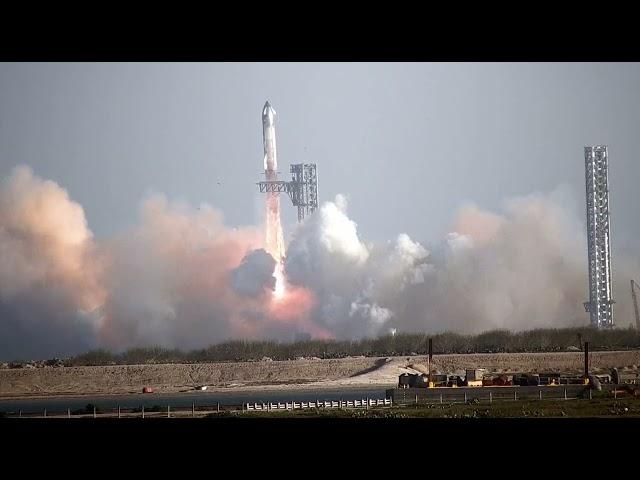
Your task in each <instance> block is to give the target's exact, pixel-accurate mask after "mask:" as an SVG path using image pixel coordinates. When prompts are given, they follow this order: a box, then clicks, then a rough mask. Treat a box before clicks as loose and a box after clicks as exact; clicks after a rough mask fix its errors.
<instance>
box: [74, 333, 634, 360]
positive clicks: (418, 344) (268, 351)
mask: <svg viewBox="0 0 640 480" xmlns="http://www.w3.org/2000/svg"><path fill="white" fill-rule="evenodd" d="M429 337H431V338H433V346H434V353H436V354H447V353H500V352H513V353H516V352H560V351H567V349H572V348H573V349H579V348H581V346H582V343H583V342H585V341H588V342H590V343H591V349H592V350H626V349H635V348H640V332H638V331H637V330H635V329H631V328H630V329H614V330H595V329H592V328H590V327H584V328H562V329H536V330H528V331H522V332H510V331H508V330H492V331H488V332H484V333H481V334H479V335H460V334H457V333H452V332H444V333H438V334H434V335H427V334H410V333H405V334H397V335H395V336H390V335H387V336H383V337H379V338H368V339H362V340H357V341H339V340H328V341H322V340H309V341H301V342H293V343H281V342H277V341H259V342H244V341H231V342H225V343H220V344H216V345H211V346H209V347H207V348H204V349H198V350H191V351H183V350H178V349H169V348H164V347H161V346H155V347H147V348H134V349H130V350H127V351H125V352H122V353H115V352H110V351H107V350H93V351H90V352H87V353H84V354H82V355H78V356H75V357H72V358H69V359H67V360H66V361H65V365H67V366H81V365H110V364H128V365H131V364H144V363H196V362H228V361H258V360H261V359H262V358H263V357H268V358H271V359H273V360H288V359H295V358H298V357H307V358H308V357H318V358H343V357H347V356H359V355H364V356H393V355H415V354H418V355H424V354H426V353H427V348H428V343H427V342H428V338H429Z"/></svg>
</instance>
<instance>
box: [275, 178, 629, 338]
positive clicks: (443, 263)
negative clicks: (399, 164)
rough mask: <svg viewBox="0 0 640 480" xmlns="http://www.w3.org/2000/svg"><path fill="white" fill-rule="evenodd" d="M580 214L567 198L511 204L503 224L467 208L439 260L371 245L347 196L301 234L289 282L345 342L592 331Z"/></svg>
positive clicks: (403, 248) (439, 248)
mask: <svg viewBox="0 0 640 480" xmlns="http://www.w3.org/2000/svg"><path fill="white" fill-rule="evenodd" d="M572 205H573V202H572V201H571V196H570V195H569V194H568V193H567V192H566V190H565V189H563V188H559V189H557V190H556V191H554V192H552V193H550V194H534V195H530V196H527V197H522V198H516V199H511V200H508V201H507V202H506V203H505V206H504V213H503V214H500V215H499V214H495V213H491V212H487V211H484V210H482V209H480V208H479V207H477V206H475V205H466V206H464V207H462V208H460V210H459V211H458V212H457V214H456V216H455V220H454V222H453V224H452V227H451V231H450V233H449V234H448V235H446V237H445V238H444V239H443V241H442V243H440V244H438V245H436V246H434V247H433V250H434V251H433V252H429V251H428V250H427V249H426V248H425V247H424V246H422V245H420V244H419V243H417V242H416V241H414V240H412V239H411V238H410V237H409V236H408V235H406V234H401V235H399V236H398V237H397V238H396V240H395V241H393V242H389V243H387V244H385V245H369V244H366V243H365V242H363V241H362V240H361V239H360V238H359V236H358V234H357V229H356V224H355V223H354V222H353V221H352V220H350V219H349V218H348V216H347V214H346V202H345V200H344V198H343V197H341V196H339V197H338V198H337V199H336V201H334V202H327V203H325V204H324V205H323V206H322V207H321V209H320V211H319V212H318V214H317V215H315V216H313V217H311V218H310V219H309V220H308V221H307V222H306V223H305V224H304V225H303V226H302V227H301V228H300V229H299V230H298V231H296V232H295V233H294V235H293V238H292V240H291V243H290V245H289V247H288V250H287V263H286V273H287V277H288V278H289V280H290V281H292V282H295V283H298V284H300V285H305V286H307V287H309V288H311V289H312V290H313V291H314V292H316V294H317V295H318V297H319V301H318V304H319V307H318V308H317V309H316V310H315V311H314V312H313V318H314V320H315V321H316V322H317V323H318V324H320V325H323V326H326V327H327V328H329V329H330V330H331V331H332V332H333V333H334V334H335V335H336V336H338V337H344V338H353V337H362V336H369V335H378V334H381V333H387V332H388V331H390V330H391V329H396V331H405V332H419V331H430V332H434V331H443V330H452V331H457V332H464V333H478V332H481V331H485V330H488V329H495V328H507V329H513V330H521V329H530V328H536V327H562V326H577V325H584V324H585V322H587V316H586V314H585V312H584V307H583V305H582V303H583V301H584V300H585V298H586V295H587V283H586V282H587V271H586V258H585V257H586V240H585V234H584V227H583V224H582V223H581V222H580V221H579V220H578V218H580V217H579V216H578V215H579V214H578V212H577V209H576V208H575V206H573V207H572ZM618 261H619V264H620V268H619V269H618V271H617V273H618V274H621V275H622V276H627V275H629V274H630V273H629V272H624V269H625V265H626V263H625V262H624V260H623V259H618ZM620 297H621V298H622V301H621V302H620V305H618V306H617V309H618V312H619V313H620V316H621V318H627V317H628V315H626V314H627V312H628V305H627V302H626V301H625V298H624V295H623V294H621V295H620Z"/></svg>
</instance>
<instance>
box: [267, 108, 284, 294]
mask: <svg viewBox="0 0 640 480" xmlns="http://www.w3.org/2000/svg"><path fill="white" fill-rule="evenodd" d="M262 136H263V139H264V175H265V177H266V181H267V182H275V181H277V180H278V159H277V155H276V111H275V110H274V109H273V108H271V105H270V104H269V102H268V101H267V102H266V103H265V104H264V108H263V109H262ZM266 210H267V212H266V213H267V215H266V249H267V252H269V253H270V254H271V255H272V256H273V258H274V259H275V260H276V262H278V264H279V267H278V268H280V269H281V268H282V266H281V265H280V264H281V262H282V259H283V257H284V236H283V234H282V224H281V223H280V197H279V196H278V193H277V192H275V191H273V190H271V191H269V192H268V193H267V198H266ZM281 273H282V272H281V271H280V274H281ZM281 284H282V283H281Z"/></svg>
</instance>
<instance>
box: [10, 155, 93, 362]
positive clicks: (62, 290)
mask: <svg viewBox="0 0 640 480" xmlns="http://www.w3.org/2000/svg"><path fill="white" fill-rule="evenodd" d="M101 268H102V258H101V257H100V255H99V254H98V252H97V251H96V245H95V243H94V240H93V238H92V235H91V232H90V231H89V229H88V228H87V222H86V219H85V217H84V212H83V210H82V207H81V206H80V205H78V204H77V203H75V202H73V201H71V200H70V199H69V197H68V195H67V192H66V191H65V190H63V189H62V188H60V187H59V186H58V185H56V184H55V183H54V182H51V181H43V180H41V179H39V178H37V177H34V175H33V173H32V172H31V170H30V169H29V168H27V167H19V168H16V169H15V170H14V171H13V173H12V174H11V176H10V177H8V178H6V179H4V180H2V183H1V184H0V354H1V356H2V357H6V358H15V357H16V356H36V355H44V354H52V353H56V352H60V351H66V352H73V351H81V350H84V349H87V348H89V347H93V346H95V345H96V340H97V339H96V338H95V332H96V330H97V329H98V328H99V318H98V317H96V315H94V314H93V313H92V312H93V311H94V310H95V309H96V308H97V307H99V306H100V305H101V304H102V303H103V302H104V299H105V290H104V288H103V287H102V285H101V284H100V274H101V271H100V270H101Z"/></svg>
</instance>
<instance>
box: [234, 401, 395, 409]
mask: <svg viewBox="0 0 640 480" xmlns="http://www.w3.org/2000/svg"><path fill="white" fill-rule="evenodd" d="M391 404H392V401H391V399H390V398H385V399H384V400H383V399H373V398H367V399H363V400H346V401H345V400H337V401H335V400H334V401H324V402H321V401H315V402H278V403H273V402H268V403H245V404H243V407H244V408H243V410H246V411H272V410H301V409H305V408H369V407H390V406H391Z"/></svg>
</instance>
